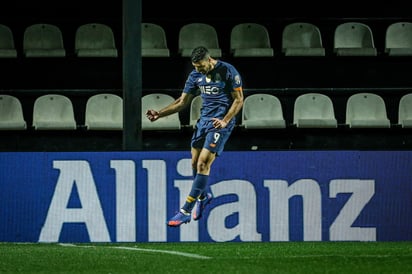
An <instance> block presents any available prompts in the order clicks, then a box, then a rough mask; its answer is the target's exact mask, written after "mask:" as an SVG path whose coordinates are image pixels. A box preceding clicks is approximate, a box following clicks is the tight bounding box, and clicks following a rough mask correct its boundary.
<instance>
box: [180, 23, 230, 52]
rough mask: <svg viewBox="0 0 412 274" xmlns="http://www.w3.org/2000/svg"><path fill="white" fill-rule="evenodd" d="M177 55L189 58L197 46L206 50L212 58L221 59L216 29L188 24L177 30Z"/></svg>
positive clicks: (202, 24)
mask: <svg viewBox="0 0 412 274" xmlns="http://www.w3.org/2000/svg"><path fill="white" fill-rule="evenodd" d="M178 44H179V45H178V47H179V54H180V55H181V56H182V57H190V55H191V54H192V50H193V49H194V48H195V47H198V46H205V47H207V48H208V50H209V53H210V55H211V56H212V57H217V58H218V57H222V50H221V48H220V46H219V39H218V35H217V31H216V29H215V28H214V27H213V26H212V25H209V24H205V23H189V24H186V25H183V26H182V27H181V28H180V30H179V41H178Z"/></svg>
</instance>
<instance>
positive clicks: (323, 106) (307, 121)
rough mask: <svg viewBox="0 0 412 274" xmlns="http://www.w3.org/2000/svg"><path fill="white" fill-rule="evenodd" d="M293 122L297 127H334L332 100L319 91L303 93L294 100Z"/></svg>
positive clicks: (335, 122)
mask: <svg viewBox="0 0 412 274" xmlns="http://www.w3.org/2000/svg"><path fill="white" fill-rule="evenodd" d="M293 124H294V125H295V126H296V127H298V128H336V127H337V126H338V122H337V120H336V118H335V112H334V107H333V103H332V100H331V99H330V97H329V96H327V95H324V94H320V93H305V94H302V95H300V96H298V97H297V98H296V100H295V104H294V111H293Z"/></svg>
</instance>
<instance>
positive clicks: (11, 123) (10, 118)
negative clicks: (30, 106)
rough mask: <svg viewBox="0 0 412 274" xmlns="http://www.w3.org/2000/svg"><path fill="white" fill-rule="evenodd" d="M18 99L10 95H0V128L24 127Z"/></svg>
mask: <svg viewBox="0 0 412 274" xmlns="http://www.w3.org/2000/svg"><path fill="white" fill-rule="evenodd" d="M26 127H27V125H26V121H25V120H24V117H23V108H22V105H21V102H20V100H19V99H18V98H17V97H14V96H12V95H5V94H2V95H0V130H23V129H26Z"/></svg>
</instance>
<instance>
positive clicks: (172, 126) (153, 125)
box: [142, 93, 181, 130]
mask: <svg viewBox="0 0 412 274" xmlns="http://www.w3.org/2000/svg"><path fill="white" fill-rule="evenodd" d="M174 101H175V99H174V98H173V97H172V96H170V95H168V94H163V93H150V94H146V95H144V96H143V97H142V130H180V129H181V123H180V118H179V113H174V114H172V115H169V116H166V117H162V118H160V119H159V120H156V121H154V122H151V121H149V119H147V117H146V111H147V110H148V109H154V110H160V109H162V108H164V107H165V106H167V105H169V104H170V103H172V102H174Z"/></svg>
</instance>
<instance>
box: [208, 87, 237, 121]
mask: <svg viewBox="0 0 412 274" xmlns="http://www.w3.org/2000/svg"><path fill="white" fill-rule="evenodd" d="M231 95H232V98H233V103H232V105H231V106H230V108H229V111H228V112H227V113H226V115H225V117H223V119H218V118H213V125H214V127H215V128H225V127H226V126H227V124H228V123H229V122H230V120H232V118H233V117H235V116H236V115H237V114H238V113H239V111H240V110H241V109H242V106H243V89H242V86H239V87H236V88H233V91H232V92H231Z"/></svg>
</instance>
